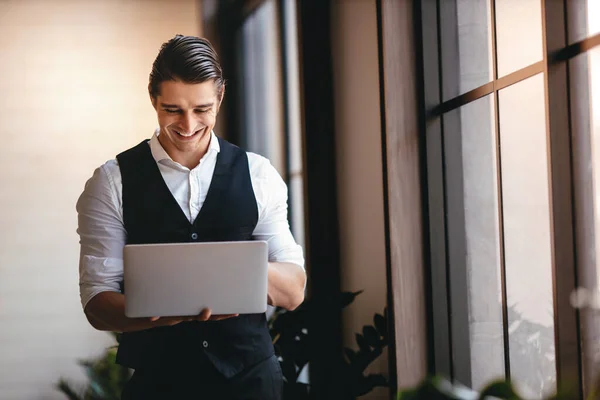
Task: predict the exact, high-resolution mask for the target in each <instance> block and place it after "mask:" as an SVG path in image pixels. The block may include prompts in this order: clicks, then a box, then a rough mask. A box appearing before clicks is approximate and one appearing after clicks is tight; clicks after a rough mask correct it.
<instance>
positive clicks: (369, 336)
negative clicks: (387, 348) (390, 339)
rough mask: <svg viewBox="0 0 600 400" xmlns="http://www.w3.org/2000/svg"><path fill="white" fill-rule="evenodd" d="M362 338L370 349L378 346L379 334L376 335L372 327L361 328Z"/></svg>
mask: <svg viewBox="0 0 600 400" xmlns="http://www.w3.org/2000/svg"><path fill="white" fill-rule="evenodd" d="M363 336H364V337H365V339H366V340H367V343H369V345H370V346H371V347H377V346H379V345H380V343H379V342H380V340H379V333H377V330H376V329H375V328H374V327H373V326H370V325H365V326H364V327H363Z"/></svg>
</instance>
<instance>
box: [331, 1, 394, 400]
mask: <svg viewBox="0 0 600 400" xmlns="http://www.w3.org/2000/svg"><path fill="white" fill-rule="evenodd" d="M332 47H333V75H334V92H335V99H334V100H335V124H336V125H335V126H336V141H337V143H336V157H337V176H338V207H339V219H340V247H341V268H342V290H346V291H358V290H364V292H363V293H362V294H361V295H360V296H358V297H357V298H356V300H355V301H354V303H352V304H351V305H350V306H348V308H346V310H345V311H344V314H343V325H344V345H345V346H347V347H351V348H355V349H356V348H357V345H356V341H355V339H354V334H355V333H356V332H359V331H361V330H362V327H363V325H365V324H372V323H373V315H374V314H375V313H382V312H383V309H384V307H385V304H386V274H385V236H384V215H383V177H382V156H381V155H382V151H381V120H380V112H381V111H380V103H379V61H378V55H377V17H376V3H375V0H350V1H348V0H336V1H334V2H333V7H332ZM387 370H388V368H387V357H386V356H382V357H380V358H379V359H378V360H376V361H375V362H374V363H373V364H372V368H370V369H369V370H368V372H371V373H384V374H385V375H386V376H387ZM385 395H386V392H385V390H376V391H374V392H372V393H371V394H369V395H366V396H364V398H365V399H366V398H385Z"/></svg>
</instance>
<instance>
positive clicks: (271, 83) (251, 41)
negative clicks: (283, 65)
mask: <svg viewBox="0 0 600 400" xmlns="http://www.w3.org/2000/svg"><path fill="white" fill-rule="evenodd" d="M241 34H242V36H241V44H242V60H243V63H242V64H243V65H242V76H241V80H240V82H241V90H242V98H243V102H242V104H244V107H245V110H244V118H243V119H240V122H241V124H240V127H239V128H240V131H241V132H242V137H243V140H245V143H242V145H243V147H245V148H246V149H247V150H249V151H252V152H255V153H258V154H260V155H263V156H265V157H267V158H268V159H269V160H270V161H271V164H273V166H274V167H275V168H276V169H277V171H278V172H279V173H280V174H281V175H282V176H285V173H286V170H285V151H284V150H285V147H284V136H283V132H284V129H283V112H284V110H283V107H282V104H283V101H282V99H281V93H282V90H281V79H280V78H281V71H280V53H279V47H280V46H279V37H278V34H277V8H276V4H275V1H274V0H268V1H265V2H264V3H262V4H261V6H260V7H259V8H257V9H256V10H255V11H254V12H253V13H252V14H251V15H250V16H249V17H248V18H247V19H246V20H245V21H244V25H243V27H242V31H241Z"/></svg>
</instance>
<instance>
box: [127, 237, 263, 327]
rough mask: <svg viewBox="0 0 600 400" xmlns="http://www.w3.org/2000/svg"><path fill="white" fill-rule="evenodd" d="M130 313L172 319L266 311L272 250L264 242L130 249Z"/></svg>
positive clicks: (182, 244)
mask: <svg viewBox="0 0 600 400" xmlns="http://www.w3.org/2000/svg"><path fill="white" fill-rule="evenodd" d="M123 261H124V287H125V290H124V293H125V315H126V316H127V317H131V318H136V317H168V316H187V315H198V314H200V312H201V311H202V309H204V308H210V309H211V311H212V314H213V315H214V314H252V313H263V312H265V311H266V309H267V266H268V249H267V243H266V242H263V241H243V242H208V243H207V242H205V243H169V244H140V245H127V246H125V248H124V250H123Z"/></svg>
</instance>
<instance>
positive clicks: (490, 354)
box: [453, 95, 504, 389]
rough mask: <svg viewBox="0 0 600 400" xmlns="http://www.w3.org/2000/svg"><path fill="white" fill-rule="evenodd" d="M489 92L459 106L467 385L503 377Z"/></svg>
mask: <svg viewBox="0 0 600 400" xmlns="http://www.w3.org/2000/svg"><path fill="white" fill-rule="evenodd" d="M493 104H494V103H493V97H492V96H491V95H490V96H486V97H484V98H481V99H479V100H476V101H474V102H472V103H469V104H467V105H465V106H463V107H461V108H460V109H458V110H456V111H453V112H459V113H460V125H461V129H460V132H461V143H462V154H463V157H462V159H463V190H464V207H465V231H466V250H467V265H466V267H467V288H468V302H469V343H470V350H471V386H472V387H473V388H476V389H479V388H481V387H483V386H484V385H485V384H487V383H489V382H490V381H492V380H494V379H498V378H502V377H504V336H503V332H504V330H503V327H502V324H503V321H502V289H501V278H500V238H499V231H500V229H499V224H498V216H499V214H498V179H497V167H496V159H497V152H496V148H497V146H496V140H495V128H494V126H495V124H494V117H493V116H494V111H493Z"/></svg>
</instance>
